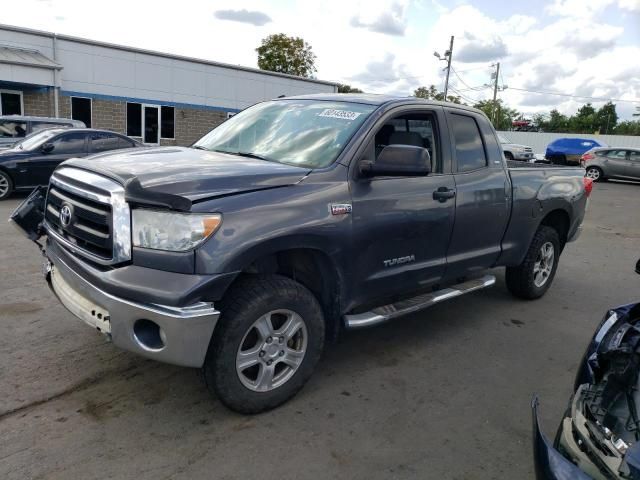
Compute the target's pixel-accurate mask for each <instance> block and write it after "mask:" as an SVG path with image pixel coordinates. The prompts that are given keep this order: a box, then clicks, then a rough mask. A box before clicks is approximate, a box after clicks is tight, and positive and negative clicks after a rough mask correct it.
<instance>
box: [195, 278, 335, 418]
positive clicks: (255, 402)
mask: <svg viewBox="0 0 640 480" xmlns="http://www.w3.org/2000/svg"><path fill="white" fill-rule="evenodd" d="M220 311H221V312H222V317H221V318H220V321H219V324H218V326H217V327H216V330H215V331H214V334H213V338H212V341H211V344H210V346H209V351H208V353H207V358H206V360H205V364H204V367H203V370H204V378H205V381H206V384H207V386H208V387H209V389H210V390H211V391H212V392H213V393H215V394H216V395H217V396H218V398H219V399H220V400H221V401H222V403H224V404H225V405H226V406H227V407H228V408H230V409H231V410H234V411H236V412H240V413H249V414H253V413H260V412H263V411H266V410H270V409H272V408H275V407H277V406H278V405H280V404H282V403H284V402H286V401H287V400H289V399H290V398H291V397H293V396H294V395H295V394H296V393H297V392H298V391H299V390H300V389H301V388H302V387H303V386H304V384H305V383H306V382H307V380H308V379H309V377H311V374H312V372H313V370H314V368H315V366H316V364H317V362H318V360H319V359H320V356H321V354H322V349H323V346H324V331H325V329H324V317H323V314H322V309H321V307H320V304H319V303H318V301H317V300H316V298H315V297H314V295H313V294H312V293H311V292H310V291H309V290H307V289H306V288H305V287H304V286H302V285H301V284H299V283H297V282H295V281H293V280H291V279H289V278H286V277H282V276H279V275H259V276H258V275H256V276H252V277H248V278H246V279H244V280H241V281H240V282H239V283H238V284H237V285H235V286H234V287H233V288H232V289H231V291H229V292H228V294H227V295H226V296H225V299H224V300H223V301H222V302H221V305H220Z"/></svg>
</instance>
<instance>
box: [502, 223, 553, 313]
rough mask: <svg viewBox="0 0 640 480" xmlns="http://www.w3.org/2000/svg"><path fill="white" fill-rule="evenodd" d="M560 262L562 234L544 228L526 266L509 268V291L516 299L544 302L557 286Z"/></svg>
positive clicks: (533, 244)
mask: <svg viewBox="0 0 640 480" xmlns="http://www.w3.org/2000/svg"><path fill="white" fill-rule="evenodd" d="M559 259H560V237H559V236H558V232H557V231H556V230H555V229H553V228H551V227H548V226H546V225H542V226H540V228H539V229H538V231H537V232H536V234H535V235H534V237H533V241H532V242H531V245H530V246H529V250H528V251H527V255H526V256H525V258H524V260H523V261H522V263H521V264H520V265H518V266H517V267H508V268H507V273H506V277H505V279H506V282H507V288H508V289H509V291H510V292H511V293H512V294H513V295H515V296H516V297H520V298H525V299H529V300H531V299H534V298H540V297H541V296H543V295H544V294H545V293H546V291H547V290H548V289H549V287H550V286H551V282H553V277H554V276H555V274H556V269H557V268H558V260H559Z"/></svg>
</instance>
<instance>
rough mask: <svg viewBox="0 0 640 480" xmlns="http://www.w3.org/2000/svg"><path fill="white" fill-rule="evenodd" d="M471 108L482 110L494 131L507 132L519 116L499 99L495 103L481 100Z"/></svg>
mask: <svg viewBox="0 0 640 480" xmlns="http://www.w3.org/2000/svg"><path fill="white" fill-rule="evenodd" d="M473 107H474V108H477V109H479V110H482V111H483V112H484V114H485V115H486V116H487V117H489V120H491V123H492V124H493V127H494V128H495V129H496V130H509V129H510V128H511V122H513V121H514V120H515V119H516V118H518V117H519V116H520V114H519V113H518V111H517V110H515V109H513V108H509V107H508V106H506V105H505V104H504V102H503V101H502V100H500V99H498V100H496V101H495V102H494V101H493V100H481V101H479V102H478V103H476V104H474V105H473Z"/></svg>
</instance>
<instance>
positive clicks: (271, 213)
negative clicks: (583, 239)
mask: <svg viewBox="0 0 640 480" xmlns="http://www.w3.org/2000/svg"><path fill="white" fill-rule="evenodd" d="M591 185H592V182H591V180H590V179H588V178H585V177H584V170H582V169H580V168H566V167H557V166H553V167H544V166H539V167H536V166H534V165H532V164H524V163H522V164H520V165H519V168H515V167H514V168H507V165H506V162H505V160H504V157H503V154H502V149H501V148H500V144H499V142H498V139H497V137H496V133H495V131H494V130H493V128H492V126H491V123H490V122H489V120H488V119H487V117H486V116H485V115H484V114H483V113H482V112H481V111H479V110H476V109H473V108H469V107H465V106H461V105H454V104H441V103H438V102H430V101H427V100H420V99H416V98H400V99H398V98H394V97H386V96H377V95H356V94H350V95H349V94H333V95H311V96H301V97H292V98H283V99H276V100H273V101H269V102H263V103H259V104H256V105H254V106H252V107H250V108H248V109H246V110H244V111H242V112H240V113H238V114H237V115H235V116H234V117H232V118H230V119H229V120H227V121H226V122H225V123H223V124H221V125H220V126H218V127H216V128H215V129H214V130H212V131H211V132H210V133H208V134H207V135H205V136H204V137H203V138H202V139H200V140H199V141H197V142H196V143H195V144H194V145H193V147H192V148H182V147H166V148H150V149H144V150H141V151H137V152H126V151H125V152H123V151H120V152H113V153H110V154H105V155H102V156H101V157H100V158H96V157H93V158H91V159H88V160H83V159H73V160H70V161H68V162H65V163H64V164H63V165H61V166H60V167H58V168H57V169H56V171H55V172H54V174H53V176H52V177H51V182H50V184H49V189H48V191H47V189H46V188H40V189H38V190H35V191H34V193H33V194H32V196H31V197H30V198H29V199H27V201H26V202H25V203H24V204H23V205H22V206H20V207H19V208H18V209H17V210H16V212H15V213H14V215H13V216H12V220H13V221H14V222H15V223H16V224H18V225H21V226H22V228H23V229H24V231H25V232H26V233H27V235H28V236H29V237H30V238H32V239H37V238H38V237H39V236H40V235H42V234H46V235H47V240H46V245H45V254H46V258H47V259H48V260H47V261H46V262H47V263H46V264H45V266H44V271H45V272H46V278H47V282H48V283H49V284H50V285H51V288H52V289H53V291H54V293H55V294H56V295H57V297H58V298H59V300H60V301H61V303H62V304H63V305H65V306H66V307H67V309H69V311H70V312H72V313H73V314H74V315H76V316H77V317H79V318H80V319H82V320H84V321H85V322H87V323H88V324H89V325H91V326H92V327H93V328H95V329H97V330H99V331H101V332H103V333H105V334H107V335H108V336H109V337H110V338H111V340H112V341H113V343H114V345H116V346H118V347H120V348H123V349H126V350H130V351H133V352H136V353H138V354H140V355H143V356H145V357H148V358H152V359H155V360H159V361H164V362H168V363H173V364H177V365H182V366H188V367H202V368H203V372H204V379H205V381H206V384H207V385H208V387H209V388H210V389H211V390H212V391H213V392H215V393H216V394H217V396H218V398H219V399H220V400H221V401H222V402H223V403H224V404H225V405H227V406H228V407H230V408H231V409H233V410H236V411H239V412H244V413H257V412H261V411H264V410H267V409H270V408H274V407H276V406H277V405H279V404H281V403H283V402H285V401H286V400H288V399H289V398H291V397H292V396H293V395H295V393H296V392H297V391H298V390H300V388H302V386H303V385H304V383H305V382H306V381H307V379H308V378H309V377H310V376H311V373H312V372H313V370H314V368H315V366H316V364H317V362H318V360H319V358H320V355H321V353H322V350H323V346H324V344H325V341H326V340H330V339H334V338H335V337H336V335H337V334H338V332H339V331H340V330H341V329H343V328H350V329H355V328H361V327H367V326H372V325H376V324H379V323H381V322H384V321H389V320H394V319H397V318H398V317H400V316H402V315H404V314H406V313H410V312H415V311H418V310H420V309H423V308H426V307H429V306H431V305H433V304H436V303H438V302H442V301H445V300H448V299H450V298H454V297H457V296H460V295H463V294H466V293H468V292H472V291H475V290H478V289H482V288H485V287H488V286H491V285H493V284H494V282H495V277H494V276H492V275H490V274H487V273H486V272H485V271H486V269H489V268H493V267H498V266H503V267H507V269H506V284H507V287H508V288H509V290H510V291H511V292H512V293H513V294H514V295H516V296H518V297H521V298H524V299H534V298H539V297H541V296H542V295H544V293H545V292H546V291H547V289H548V288H549V286H550V285H551V282H552V281H553V278H554V275H555V273H556V269H557V267H558V261H559V257H560V254H561V252H562V251H563V249H564V248H565V245H566V243H567V242H569V241H571V240H573V239H575V238H576V236H577V235H578V232H579V229H580V225H581V222H582V220H583V218H584V213H585V205H586V203H587V197H588V195H589V193H590V187H591ZM45 212H46V213H45ZM532 212H533V213H532ZM454 220H455V221H454Z"/></svg>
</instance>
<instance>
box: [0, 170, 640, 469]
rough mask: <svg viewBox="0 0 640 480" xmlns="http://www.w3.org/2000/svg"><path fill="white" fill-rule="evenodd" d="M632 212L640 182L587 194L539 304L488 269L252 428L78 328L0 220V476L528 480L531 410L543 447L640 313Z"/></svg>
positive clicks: (33, 251)
mask: <svg viewBox="0 0 640 480" xmlns="http://www.w3.org/2000/svg"><path fill="white" fill-rule="evenodd" d="M23 198H24V196H16V197H13V198H11V199H9V200H7V201H4V202H0V219H6V218H8V216H9V213H10V212H11V211H12V209H13V208H15V206H16V205H17V204H18V203H19V202H20V201H21V200H22V199H23ZM638 212H640V184H631V183H622V182H615V183H614V182H609V183H604V184H597V185H596V186H595V188H594V192H593V194H592V196H591V200H590V203H589V207H588V213H587V217H586V220H585V224H584V231H583V234H582V236H581V238H580V239H579V240H578V241H577V242H575V243H572V244H569V245H568V246H567V248H566V250H565V252H564V253H563V255H562V257H561V260H560V266H559V269H558V273H557V276H556V278H555V281H554V283H553V286H552V288H551V290H550V291H549V292H548V293H547V295H546V296H545V297H544V298H542V299H540V300H537V301H531V302H527V301H521V300H517V299H515V298H513V297H511V296H510V294H509V293H508V292H507V290H506V288H505V286H504V274H503V272H502V270H496V275H497V277H498V282H497V284H496V285H495V286H494V287H492V288H490V289H487V290H484V291H479V292H475V293H473V294H470V295H467V296H464V297H461V298H459V299H456V300H453V301H451V302H449V303H446V304H442V305H439V306H436V307H433V308H431V309H429V310H425V311H424V312H421V313H419V314H414V315H411V316H408V317H406V318H403V319H400V320H397V321H394V322H392V323H389V324H386V325H383V326H380V327H377V328H372V329H369V330H364V331H356V332H350V333H347V334H346V335H344V336H343V337H342V338H341V339H340V341H339V343H338V344H337V345H333V346H330V347H328V349H327V351H326V352H325V355H324V358H323V359H322V360H321V362H320V364H319V366H318V369H317V372H316V374H315V375H314V376H313V377H312V379H311V381H310V382H309V383H308V384H307V386H306V387H305V388H304V389H303V390H302V392H301V393H300V394H299V395H298V396H297V397H296V398H294V399H293V400H292V401H290V402H289V403H287V404H285V405H284V406H282V407H280V408H278V409H276V410H274V411H271V412H268V413H266V414H262V415H258V416H242V415H238V414H235V413H232V412H230V411H229V410H227V409H225V408H224V407H223V406H222V405H221V404H220V402H219V401H218V400H217V399H216V398H214V397H212V396H211V395H210V394H209V393H208V392H207V390H206V388H205V387H204V384H203V382H202V381H201V379H200V378H199V374H198V372H197V371H195V370H191V369H185V368H178V367H173V366H168V365H163V364H159V363H155V362H153V361H149V360H145V359H142V358H140V357H137V356H135V355H134V354H130V353H127V352H123V351H120V350H118V349H117V348H115V347H114V346H113V345H111V344H110V343H107V342H105V340H104V338H103V337H102V336H100V334H98V333H96V332H94V331H93V330H91V329H90V328H89V327H87V326H85V324H83V323H82V322H81V321H79V320H77V319H75V318H73V317H72V316H71V315H70V314H69V313H68V312H67V311H66V310H65V309H64V308H63V307H62V306H60V305H59V303H58V302H57V301H56V300H55V299H54V297H53V296H52V294H51V293H50V292H49V291H48V289H47V287H46V285H45V282H44V280H43V278H42V274H41V257H40V254H39V252H38V250H37V248H36V247H35V245H33V244H32V243H30V242H29V241H28V240H26V239H25V238H23V237H21V236H20V235H19V234H18V233H17V231H15V230H14V229H13V228H12V227H11V226H9V224H7V223H6V222H5V221H2V222H0V478H2V479H5V480H11V479H16V480H25V479H104V478H114V479H120V478H136V479H141V480H142V479H153V480H158V479H183V478H185V479H200V478H203V479H204V478H206V479H254V478H255V479H258V478H259V479H261V480H269V479H276V478H277V479H289V478H291V479H296V480H304V479H330V478H340V479H368V480H370V479H392V478H397V479H405V478H409V479H412V478H416V479H417V478H420V479H431V478H434V479H436V478H437V479H492V478H499V479H504V478H509V479H514V478H517V479H526V478H533V464H532V453H531V451H532V450H531V413H530V401H531V397H532V395H533V394H534V393H537V394H538V395H539V396H540V401H541V412H542V420H543V422H542V423H543V427H544V429H545V431H546V433H547V434H548V435H549V436H551V437H552V436H553V434H554V433H555V429H556V427H557V424H558V422H559V420H560V416H561V414H562V412H563V410H564V408H565V407H566V404H567V400H568V397H569V395H570V393H571V386H572V383H573V378H574V375H575V371H576V367H577V365H578V362H579V360H580V358H581V356H582V353H583V352H584V349H585V347H586V344H587V342H588V340H589V338H590V337H591V335H592V333H593V330H594V329H595V327H596V325H597V324H598V322H599V321H600V319H601V318H602V316H603V314H604V312H605V311H606V310H607V308H608V307H610V306H615V305H619V304H624V303H629V302H631V301H634V300H635V301H638V300H640V276H638V275H636V274H635V273H634V271H633V270H634V265H635V262H636V260H637V259H638V257H640V213H638Z"/></svg>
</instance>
